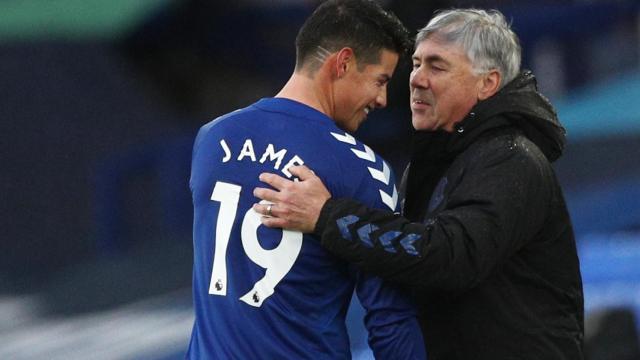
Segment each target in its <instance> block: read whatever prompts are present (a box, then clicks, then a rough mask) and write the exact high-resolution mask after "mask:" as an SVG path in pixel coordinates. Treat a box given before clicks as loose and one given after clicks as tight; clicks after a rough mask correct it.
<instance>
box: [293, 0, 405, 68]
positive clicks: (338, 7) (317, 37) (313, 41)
mask: <svg viewBox="0 0 640 360" xmlns="http://www.w3.org/2000/svg"><path fill="white" fill-rule="evenodd" d="M412 46H413V44H412V42H411V40H410V38H409V31H408V30H407V28H406V27H405V26H404V25H403V24H402V23H401V22H400V20H399V19H398V18H397V17H396V16H395V15H394V14H393V13H391V12H387V11H385V10H384V9H383V8H382V7H381V6H380V5H379V4H377V3H376V2H374V1H372V0H327V1H325V2H324V3H322V4H321V5H320V6H318V8H317V9H316V10H315V11H314V12H313V14H311V16H309V18H308V19H307V20H306V21H305V23H304V24H303V25H302V28H300V31H299V32H298V35H297V37H296V69H299V68H301V67H302V66H303V65H305V64H306V63H307V62H308V61H309V60H310V58H311V57H313V56H314V54H316V53H317V51H318V47H321V48H323V49H326V50H328V51H330V52H335V51H338V50H340V49H341V48H343V47H350V48H352V49H353V51H354V53H355V55H356V57H357V59H358V65H359V66H360V65H363V64H377V63H379V62H380V52H381V50H382V49H387V50H390V51H393V52H396V53H397V54H399V55H400V56H405V55H407V54H408V52H409V51H410V49H411V48H412Z"/></svg>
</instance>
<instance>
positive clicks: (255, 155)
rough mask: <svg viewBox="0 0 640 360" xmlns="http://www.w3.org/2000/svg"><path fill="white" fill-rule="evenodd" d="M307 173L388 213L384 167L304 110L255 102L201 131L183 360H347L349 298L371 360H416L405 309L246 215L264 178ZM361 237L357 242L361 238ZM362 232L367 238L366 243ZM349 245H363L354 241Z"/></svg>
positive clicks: (300, 241)
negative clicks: (299, 170)
mask: <svg viewBox="0 0 640 360" xmlns="http://www.w3.org/2000/svg"><path fill="white" fill-rule="evenodd" d="M301 164H305V165H307V166H309V167H310V168H311V169H313V170H314V172H315V173H316V174H317V175H318V176H319V177H320V178H321V179H322V180H323V181H324V183H325V185H326V186H327V187H328V189H329V190H330V191H331V193H332V195H333V196H334V197H349V198H354V199H357V200H359V201H361V202H363V203H364V204H366V205H369V206H372V207H378V208H386V209H389V210H393V211H395V210H396V207H397V198H398V194H397V191H396V186H395V182H394V176H393V174H392V171H391V169H390V167H389V166H388V165H387V164H386V163H385V162H384V161H383V160H382V159H381V158H380V157H379V156H377V155H376V154H375V153H374V152H373V151H372V150H371V149H370V148H369V147H367V146H366V145H364V144H362V143H361V142H359V141H357V140H356V139H355V138H353V137H352V136H351V135H349V134H347V133H345V132H344V131H342V130H340V129H339V128H337V127H336V125H335V124H334V122H333V121H332V120H331V119H330V118H329V117H327V116H326V115H324V114H322V113H321V112H319V111H317V110H315V109H312V108H310V107H308V106H306V105H304V104H301V103H298V102H295V101H292V100H288V99H283V98H270V99H262V100H260V101H258V102H257V103H255V104H253V105H251V106H249V107H247V108H244V109H241V110H237V111H235V112H232V113H230V114H227V115H225V116H222V117H220V118H218V119H216V120H214V121H212V122H210V123H208V124H206V125H204V126H203V127H202V128H201V129H200V131H199V133H198V135H197V137H196V140H195V144H194V149H193V159H192V169H191V181H190V186H191V191H192V196H193V206H194V225H193V247H194V265H193V297H194V309H195V323H194V327H193V332H192V336H191V342H190V344H189V349H188V352H187V357H188V358H191V359H344V358H350V357H351V354H350V346H349V338H348V335H347V330H346V325H345V315H346V312H347V308H348V306H349V303H350V299H351V295H352V294H353V291H354V289H355V291H356V294H357V296H358V298H359V300H360V302H361V304H362V305H363V307H364V309H365V310H366V316H365V326H366V328H367V330H368V331H369V344H370V346H371V348H372V350H373V352H374V354H375V356H376V357H377V358H387V359H419V358H424V357H425V355H424V347H423V343H422V341H423V340H422V334H421V332H420V329H419V326H418V323H417V320H416V314H415V311H414V309H413V306H412V305H411V304H410V302H408V301H407V300H406V299H405V298H404V297H403V296H402V294H400V293H399V292H398V291H397V290H396V289H394V288H393V287H389V286H386V285H384V284H383V283H382V282H381V280H380V279H378V278H376V277H373V276H368V275H365V274H362V273H359V272H358V271H356V270H355V269H353V268H352V267H351V266H350V265H348V264H347V263H345V262H343V261H341V260H339V259H337V258H335V257H333V256H331V255H330V254H329V253H328V252H326V251H325V250H324V249H323V248H322V247H321V246H320V244H319V242H318V241H317V240H316V239H314V238H312V237H311V236H310V235H303V234H302V233H299V232H294V231H287V230H281V229H269V228H267V227H265V226H262V225H261V223H260V216H261V215H260V214H257V213H256V212H255V211H253V210H252V205H253V204H254V203H255V202H256V201H258V200H259V199H257V198H255V197H254V196H253V194H252V192H253V189H254V188H255V187H264V186H265V184H264V183H261V182H260V181H259V180H258V175H259V174H260V173H262V172H273V173H277V174H279V175H281V176H285V177H287V178H289V179H291V178H292V175H291V173H290V172H289V171H288V169H289V168H290V167H291V166H294V165H301ZM373 230H375V229H360V230H359V231H360V232H362V233H361V234H360V235H361V236H360V237H361V238H362V239H364V240H362V241H366V238H367V237H366V233H367V231H369V232H370V231H373ZM363 234H364V235H363ZM357 241H360V239H358V240H357Z"/></svg>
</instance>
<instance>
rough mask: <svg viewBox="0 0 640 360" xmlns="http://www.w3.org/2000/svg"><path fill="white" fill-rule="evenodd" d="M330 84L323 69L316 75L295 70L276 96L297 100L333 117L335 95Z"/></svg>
mask: <svg viewBox="0 0 640 360" xmlns="http://www.w3.org/2000/svg"><path fill="white" fill-rule="evenodd" d="M329 84H330V82H328V81H326V80H325V79H323V75H322V73H321V71H318V72H316V73H315V75H314V76H311V75H307V74H305V73H304V72H303V71H300V72H294V73H293V75H291V77H290V78H289V80H288V81H287V83H286V84H285V85H284V87H283V88H282V90H280V92H278V94H276V96H275V97H279V98H285V99H290V100H295V101H297V102H300V103H302V104H305V105H307V106H309V107H312V108H314V109H316V110H318V111H320V112H321V113H323V114H325V115H327V116H328V117H331V118H332V117H333V110H332V109H333V96H332V92H331V87H330V86H329Z"/></svg>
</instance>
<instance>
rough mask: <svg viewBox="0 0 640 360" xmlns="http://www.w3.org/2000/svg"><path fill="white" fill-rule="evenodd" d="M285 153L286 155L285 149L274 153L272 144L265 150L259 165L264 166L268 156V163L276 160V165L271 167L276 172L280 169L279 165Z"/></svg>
mask: <svg viewBox="0 0 640 360" xmlns="http://www.w3.org/2000/svg"><path fill="white" fill-rule="evenodd" d="M286 153H287V149H282V150H280V151H278V152H275V149H274V147H273V144H269V145H268V146H267V149H266V150H265V151H264V154H262V158H260V163H261V164H264V162H265V160H267V156H268V157H269V161H273V160H276V163H275V165H273V168H274V169H276V170H278V169H279V168H280V163H282V160H283V159H284V156H285V154H286Z"/></svg>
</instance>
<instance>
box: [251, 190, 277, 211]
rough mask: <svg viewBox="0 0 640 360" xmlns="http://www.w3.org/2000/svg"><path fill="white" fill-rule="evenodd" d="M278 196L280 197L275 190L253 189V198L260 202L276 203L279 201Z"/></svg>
mask: <svg viewBox="0 0 640 360" xmlns="http://www.w3.org/2000/svg"><path fill="white" fill-rule="evenodd" d="M279 195H280V193H279V192H277V191H275V190H272V189H266V188H255V189H253V196H255V197H257V198H259V199H261V200H266V201H269V202H278V201H279V200H280V198H279ZM265 209H266V207H265ZM265 211H266V210H265ZM261 214H262V213H261Z"/></svg>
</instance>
